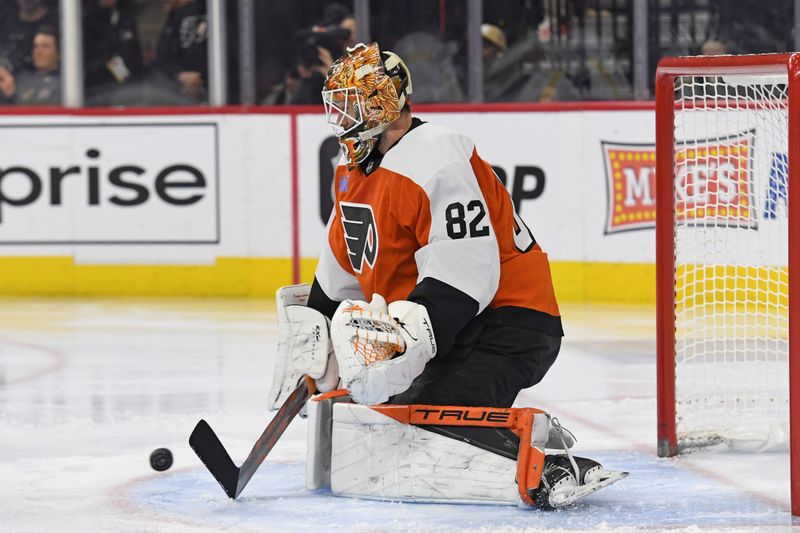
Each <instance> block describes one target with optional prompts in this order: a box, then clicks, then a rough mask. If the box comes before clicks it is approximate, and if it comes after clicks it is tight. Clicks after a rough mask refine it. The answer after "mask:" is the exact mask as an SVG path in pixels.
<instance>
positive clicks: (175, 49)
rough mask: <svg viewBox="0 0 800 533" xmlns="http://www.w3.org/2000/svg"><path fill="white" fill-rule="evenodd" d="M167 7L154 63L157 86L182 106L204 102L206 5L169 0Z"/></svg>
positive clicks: (200, 0) (194, 0)
mask: <svg viewBox="0 0 800 533" xmlns="http://www.w3.org/2000/svg"><path fill="white" fill-rule="evenodd" d="M165 8H166V10H167V19H166V21H165V22H164V27H163V28H162V30H161V35H160V37H159V39H158V44H157V46H156V55H155V58H154V60H153V70H154V72H155V74H156V84H157V85H158V86H159V87H160V88H161V89H162V90H164V91H165V92H166V93H172V96H175V97H177V98H178V100H179V102H180V103H195V104H197V103H203V102H205V101H207V99H208V96H207V94H208V92H207V87H208V53H207V46H208V44H207V42H206V41H207V39H208V20H207V18H206V2H205V0H165ZM175 103H178V102H175Z"/></svg>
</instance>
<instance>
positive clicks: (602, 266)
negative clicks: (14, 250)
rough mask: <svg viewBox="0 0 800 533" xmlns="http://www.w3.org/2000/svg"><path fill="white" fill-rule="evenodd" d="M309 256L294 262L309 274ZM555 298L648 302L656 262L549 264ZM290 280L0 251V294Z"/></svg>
mask: <svg viewBox="0 0 800 533" xmlns="http://www.w3.org/2000/svg"><path fill="white" fill-rule="evenodd" d="M316 265H317V260H316V259H308V258H305V259H302V260H301V261H300V279H301V281H303V282H306V283H310V282H311V281H312V280H313V278H314V270H315V269H316ZM551 270H552V274H553V283H554V284H555V288H556V295H557V297H558V299H559V301H561V302H586V301H595V302H625V303H653V302H655V265H652V264H638V263H636V264H629V263H582V262H566V261H554V262H552V263H551ZM291 283H292V260H291V259H290V258H279V257H259V258H243V257H221V258H218V259H217V260H216V261H215V262H214V263H213V264H211V265H112V264H97V265H84V264H75V262H74V261H73V260H72V258H71V257H0V295H8V296H10V295H13V296H24V295H31V296H227V297H272V296H274V295H275V291H276V290H277V289H278V288H279V287H281V286H283V285H289V284H291Z"/></svg>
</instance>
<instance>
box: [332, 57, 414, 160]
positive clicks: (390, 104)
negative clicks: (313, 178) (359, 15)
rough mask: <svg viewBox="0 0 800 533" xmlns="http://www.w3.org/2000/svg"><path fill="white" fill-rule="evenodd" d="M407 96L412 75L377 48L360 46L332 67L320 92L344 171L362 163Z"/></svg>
mask: <svg viewBox="0 0 800 533" xmlns="http://www.w3.org/2000/svg"><path fill="white" fill-rule="evenodd" d="M410 94H411V75H410V74H409V72H408V68H406V66H405V64H404V63H403V61H402V60H401V59H400V58H399V57H398V56H397V54H394V53H392V52H381V51H380V49H379V48H378V43H372V44H370V45H365V44H363V43H359V44H357V45H355V46H354V47H352V48H348V49H347V52H346V53H345V55H344V56H342V57H341V58H340V59H338V60H336V62H334V63H333V65H331V68H330V69H329V70H328V75H327V77H326V79H325V86H324V88H323V91H322V101H323V103H324V104H325V115H326V117H327V120H328V124H330V125H331V126H332V127H333V130H334V132H335V133H336V136H337V137H338V138H339V144H341V146H342V151H343V152H344V154H345V157H346V158H347V164H348V165H355V164H357V163H360V162H362V161H363V160H364V159H366V158H367V156H368V155H369V154H370V152H372V150H373V148H375V144H376V143H377V142H378V137H379V136H380V134H381V133H383V132H384V131H385V130H386V129H387V128H388V127H389V125H390V124H391V123H392V122H394V121H395V120H397V119H398V118H400V112H401V110H402V109H403V106H405V105H406V104H407V103H408V96H409V95H410Z"/></svg>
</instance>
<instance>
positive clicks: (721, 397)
mask: <svg viewBox="0 0 800 533" xmlns="http://www.w3.org/2000/svg"><path fill="white" fill-rule="evenodd" d="M790 147H792V149H790ZM656 182H657V184H656V187H657V194H656V202H657V206H656V209H657V211H656V213H657V216H656V279H657V324H658V329H657V352H658V365H657V374H658V375H657V381H658V384H657V394H658V454H659V455H660V456H672V455H675V454H677V453H680V451H682V450H683V449H687V448H691V447H693V446H694V445H697V446H709V445H718V444H720V443H725V444H730V443H731V442H734V443H736V442H746V443H747V444H749V445H752V443H753V439H752V438H751V437H752V434H749V435H746V436H745V437H741V436H730V435H726V434H725V433H724V432H720V433H717V429H718V428H714V427H710V428H708V429H707V428H705V427H703V425H704V424H705V425H708V426H715V425H717V426H719V425H726V424H727V425H735V424H736V423H739V422H741V423H742V424H743V425H744V426H748V427H747V428H746V429H750V430H753V431H755V430H754V429H753V428H754V427H755V426H756V425H757V424H758V423H761V422H765V423H775V424H780V423H781V421H780V420H778V421H773V420H768V419H769V418H770V417H771V416H774V415H775V414H776V413H777V416H778V417H779V418H780V416H782V415H781V414H780V413H782V410H783V409H785V410H787V411H788V414H787V415H786V419H788V420H789V421H790V422H791V423H789V429H788V437H787V439H786V440H787V441H788V442H786V443H785V444H786V445H787V447H788V448H789V450H790V454H791V459H790V463H791V501H792V504H791V507H792V514H794V515H800V421H798V420H796V417H798V416H800V360H798V358H799V357H800V54H765V55H743V56H699V57H678V58H666V59H664V60H662V61H661V62H660V63H659V65H658V69H657V71H656ZM765 183H766V185H765ZM762 195H763V197H762ZM783 247H785V251H784V249H783ZM748 253H749V254H751V255H750V256H747V254H748ZM762 370H763V371H764V372H766V373H771V374H773V375H772V376H770V377H766V378H764V381H763V383H762V382H761V381H760V380H761V379H762V378H761V377H760V375H758V374H759V373H760V372H761V371H762ZM736 372H741V373H743V374H744V375H743V376H742V377H741V378H740V377H737V374H736ZM770 380H773V381H770ZM755 383H761V385H755ZM751 385H752V386H753V387H754V389H753V390H752V391H751V390H747V391H744V390H743V389H745V388H749V387H750V386H751ZM740 386H741V388H742V390H740ZM758 386H760V387H761V390H756V388H757V387H758ZM784 386H785V389H786V391H785V392H786V394H785V396H786V397H785V399H784V398H783V395H784V392H783V389H784ZM784 404H785V406H784ZM728 411H730V412H731V413H732V414H733V418H730V419H728V418H727V415H726V412H728ZM731 420H733V421H734V422H731ZM686 426H691V427H689V428H688V429H687V427H686ZM764 431H765V432H766V433H767V435H764V440H765V441H772V440H775V438H776V437H775V435H779V434H782V433H781V430H780V429H779V428H778V429H775V426H774V425H773V426H770V428H768V429H764ZM687 435H688V437H687ZM684 439H686V440H684ZM704 439H705V440H704ZM763 445H764V444H763V442H762V443H761V444H759V445H752V446H753V447H754V448H758V446H763ZM744 447H745V448H747V446H744Z"/></svg>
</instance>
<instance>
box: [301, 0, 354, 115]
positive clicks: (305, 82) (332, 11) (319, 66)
mask: <svg viewBox="0 0 800 533" xmlns="http://www.w3.org/2000/svg"><path fill="white" fill-rule="evenodd" d="M355 31H356V20H355V18H354V17H353V14H352V13H351V12H350V11H349V10H348V9H347V8H346V7H344V6H342V5H341V4H329V5H328V6H327V7H326V8H325V12H324V14H323V17H322V21H321V22H320V23H319V24H315V25H314V26H312V27H311V29H310V30H301V31H299V32H297V34H296V35H295V38H296V39H297V41H298V45H297V46H298V54H297V55H298V59H297V63H296V68H297V72H298V73H299V75H300V80H299V82H298V84H297V90H296V91H295V92H294V93H293V94H292V96H291V98H289V100H288V102H287V103H289V104H295V105H314V104H322V93H321V91H322V85H323V83H325V75H326V74H327V72H328V69H329V68H330V66H331V65H332V64H333V62H334V60H336V59H338V58H339V57H341V56H342V54H343V53H344V50H345V48H346V47H347V46H353V45H354V44H355Z"/></svg>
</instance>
